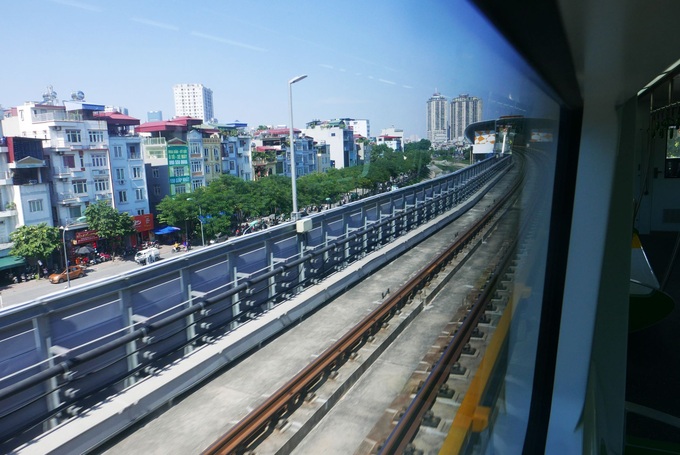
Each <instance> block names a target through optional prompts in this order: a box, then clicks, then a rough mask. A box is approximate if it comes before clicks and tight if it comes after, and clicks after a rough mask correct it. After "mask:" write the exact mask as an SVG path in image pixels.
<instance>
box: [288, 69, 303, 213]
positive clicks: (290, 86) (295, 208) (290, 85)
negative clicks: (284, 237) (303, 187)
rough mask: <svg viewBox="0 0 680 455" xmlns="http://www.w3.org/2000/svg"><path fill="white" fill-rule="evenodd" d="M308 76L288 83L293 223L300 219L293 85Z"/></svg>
mask: <svg viewBox="0 0 680 455" xmlns="http://www.w3.org/2000/svg"><path fill="white" fill-rule="evenodd" d="M306 77H307V75H306V74H303V75H302V76H297V77H294V78H293V79H291V80H289V81H288V102H289V105H290V178H291V181H292V186H293V213H292V214H291V218H292V219H293V221H297V219H298V217H299V213H298V206H297V187H296V182H295V179H296V176H295V140H294V137H293V84H294V83H296V82H300V81H301V80H302V79H304V78H306Z"/></svg>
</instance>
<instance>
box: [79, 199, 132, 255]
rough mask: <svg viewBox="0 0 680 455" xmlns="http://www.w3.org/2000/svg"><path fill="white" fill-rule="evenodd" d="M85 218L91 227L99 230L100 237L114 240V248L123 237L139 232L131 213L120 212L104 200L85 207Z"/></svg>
mask: <svg viewBox="0 0 680 455" xmlns="http://www.w3.org/2000/svg"><path fill="white" fill-rule="evenodd" d="M85 218H86V220H87V224H88V226H89V228H90V229H92V230H94V231H97V234H98V235H99V237H101V238H104V239H109V240H111V241H112V243H113V245H112V246H113V247H114V250H115V246H116V245H117V244H119V243H121V241H122V239H123V238H125V237H126V236H129V235H132V234H134V233H135V232H137V231H136V230H135V225H134V221H133V219H132V217H131V216H130V215H129V214H127V213H120V212H119V211H117V210H116V209H114V208H113V207H111V206H110V205H109V204H107V203H106V202H104V201H98V202H97V203H96V204H90V205H89V206H88V207H87V209H85Z"/></svg>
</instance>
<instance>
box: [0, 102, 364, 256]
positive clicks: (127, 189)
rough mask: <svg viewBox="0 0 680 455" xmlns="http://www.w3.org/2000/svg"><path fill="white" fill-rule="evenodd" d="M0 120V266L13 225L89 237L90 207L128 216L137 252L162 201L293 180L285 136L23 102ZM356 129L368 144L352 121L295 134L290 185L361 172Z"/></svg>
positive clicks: (284, 131) (86, 106) (78, 105)
mask: <svg viewBox="0 0 680 455" xmlns="http://www.w3.org/2000/svg"><path fill="white" fill-rule="evenodd" d="M2 117H3V118H2V125H1V129H0V137H1V138H2V139H1V142H0V257H1V256H3V255H5V254H7V251H8V250H9V248H10V247H11V245H10V244H9V234H10V233H11V232H12V231H13V230H15V229H16V227H17V226H21V225H31V224H38V223H46V224H48V225H50V226H62V227H65V228H66V229H69V228H70V227H71V226H73V228H71V229H74V230H77V229H81V230H86V228H87V226H86V225H83V224H82V220H83V215H84V213H85V209H86V208H87V206H88V205H89V204H92V203H95V202H97V201H105V202H106V203H109V204H110V205H112V206H113V207H115V208H116V209H117V210H118V211H120V212H127V213H129V214H130V215H131V216H132V217H133V218H134V220H135V226H136V229H137V231H138V232H137V235H136V238H133V239H131V240H132V242H133V243H140V242H142V241H144V240H146V239H148V238H149V237H150V236H152V232H153V230H154V229H155V228H156V224H155V221H154V220H155V218H154V216H155V215H156V211H155V207H156V205H157V204H158V203H159V202H160V201H161V200H162V199H163V198H164V197H166V196H174V195H177V194H184V193H191V192H193V191H195V190H196V189H197V188H200V187H203V186H207V185H209V184H210V182H211V181H213V180H215V179H218V178H220V176H222V175H225V174H227V175H233V176H235V177H238V178H241V179H244V180H254V179H258V178H261V177H264V176H268V175H274V174H280V175H286V176H290V175H291V155H290V147H289V142H290V130H289V129H288V128H285V127H278V128H266V129H264V128H260V129H258V130H256V131H248V129H247V127H248V125H247V124H245V123H239V122H234V123H227V124H205V123H203V121H202V120H201V119H196V118H191V117H177V118H174V119H172V120H166V121H152V122H147V123H141V122H140V121H139V120H138V119H136V118H133V117H130V116H128V115H126V114H123V113H121V112H119V111H116V110H112V109H107V107H106V106H104V105H99V104H92V103H88V102H85V101H84V100H78V99H74V100H71V101H64V102H63V103H58V102H53V101H49V100H47V101H46V102H43V103H39V102H27V103H25V104H24V105H22V106H17V107H14V108H11V109H9V110H7V111H5V112H4V113H3V116H2ZM353 122H354V123H353ZM357 122H364V123H357ZM355 128H356V130H357V131H361V133H364V134H365V135H366V136H368V134H369V130H368V121H356V120H352V119H343V120H334V121H324V122H322V121H313V122H310V123H309V124H307V125H306V128H304V129H302V130H300V129H295V130H294V131H293V136H294V150H295V167H296V174H297V176H298V177H299V176H303V175H306V174H309V173H313V172H326V171H327V170H328V169H329V168H331V167H335V168H342V167H346V166H353V165H356V164H358V163H359V162H360V160H361V159H362V157H363V156H364V155H365V154H366V153H367V152H368V149H367V147H368V141H366V140H363V141H362V140H361V139H366V136H364V135H362V134H361V133H360V132H355ZM362 128H363V129H362ZM86 237H87V236H83V239H85V238H86ZM77 241H78V239H77V238H75V237H74V238H73V243H74V244H77ZM83 241H85V240H83Z"/></svg>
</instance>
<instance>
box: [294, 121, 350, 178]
mask: <svg viewBox="0 0 680 455" xmlns="http://www.w3.org/2000/svg"><path fill="white" fill-rule="evenodd" d="M345 120H347V119H336V120H325V121H321V120H313V121H311V122H309V123H307V127H306V128H304V129H303V130H302V133H303V134H304V135H305V136H309V137H312V138H314V140H315V141H316V142H318V143H321V142H324V143H326V144H328V145H329V147H330V154H331V167H334V168H336V169H340V168H343V167H349V166H356V165H357V164H358V162H359V158H358V153H357V146H356V142H355V140H354V131H353V130H352V129H351V128H350V127H349V126H348V125H347V123H346V121H345Z"/></svg>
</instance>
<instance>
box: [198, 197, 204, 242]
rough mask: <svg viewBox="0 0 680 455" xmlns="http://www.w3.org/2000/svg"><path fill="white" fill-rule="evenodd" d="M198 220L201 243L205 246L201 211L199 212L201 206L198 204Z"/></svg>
mask: <svg viewBox="0 0 680 455" xmlns="http://www.w3.org/2000/svg"><path fill="white" fill-rule="evenodd" d="M198 222H199V223H201V243H202V244H203V246H205V237H203V213H202V212H201V206H200V205H199V206H198Z"/></svg>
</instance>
